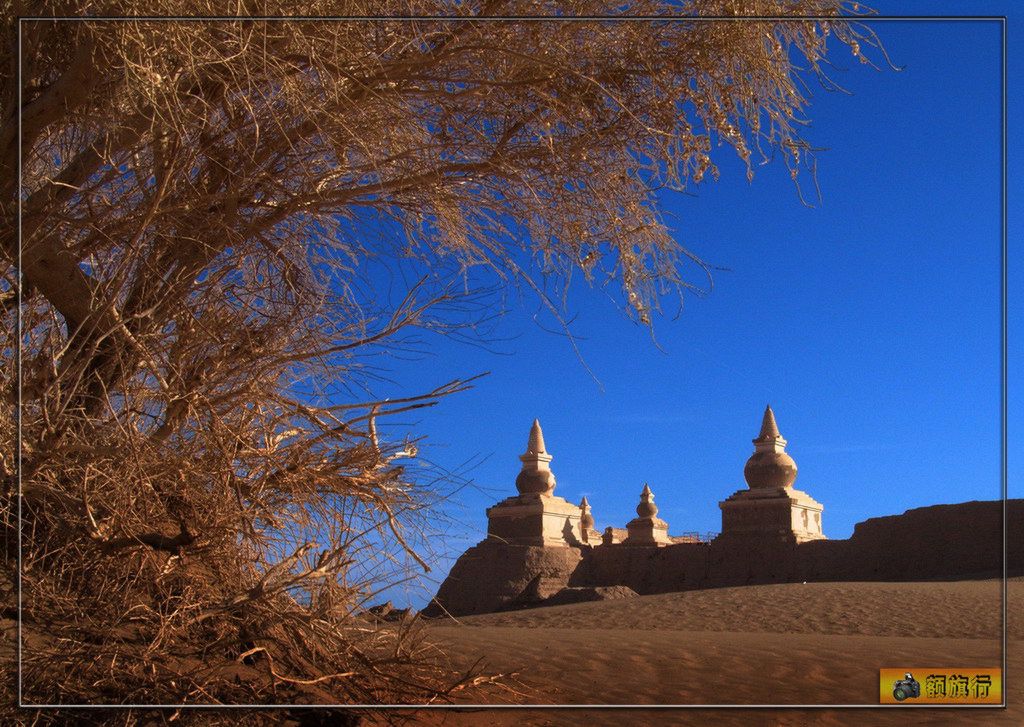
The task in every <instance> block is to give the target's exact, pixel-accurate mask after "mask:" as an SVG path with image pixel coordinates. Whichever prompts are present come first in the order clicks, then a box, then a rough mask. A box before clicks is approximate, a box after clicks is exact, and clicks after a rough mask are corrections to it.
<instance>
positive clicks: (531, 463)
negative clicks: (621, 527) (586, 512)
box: [487, 419, 593, 547]
mask: <svg viewBox="0 0 1024 727" xmlns="http://www.w3.org/2000/svg"><path fill="white" fill-rule="evenodd" d="M552 459H554V457H552V455H550V454H549V453H548V451H547V448H546V447H545V445H544V433H543V432H542V431H541V428H540V422H539V421H538V420H536V419H534V420H533V426H532V427H530V437H529V439H528V440H527V443H526V451H525V452H524V453H523V454H521V455H519V461H520V462H521V463H522V466H521V468H520V470H519V475H518V476H517V477H516V489H517V490H518V491H519V494H518V495H515V496H513V497H508V498H506V499H504V500H502V501H501V502H499V503H498V504H497V505H494V506H493V507H490V508H488V509H487V536H488V537H489V538H494V539H496V540H500V541H503V542H506V543H509V544H512V545H538V546H557V547H568V546H570V545H579V544H580V543H582V542H584V540H583V533H582V531H581V525H580V520H581V517H582V514H583V512H582V508H581V507H579V506H577V505H574V504H572V503H571V502H569V501H568V500H565V499H563V498H561V497H556V496H555V494H554V493H555V473H554V472H552V471H551V460H552ZM588 508H589V506H588ZM591 521H593V518H591Z"/></svg>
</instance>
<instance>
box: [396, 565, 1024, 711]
mask: <svg viewBox="0 0 1024 727" xmlns="http://www.w3.org/2000/svg"><path fill="white" fill-rule="evenodd" d="M1000 588H1001V583H1000V582H999V581H995V580H986V581H960V582H926V583H922V582H917V583H809V584H806V585H804V584H781V585H768V586H747V587H740V588H722V589H713V590H705V591H690V592H685V593H670V594H662V595H656V596H641V597H638V598H635V599H629V600H621V601H609V602H599V603H583V604H575V605H570V606H557V607H551V608H542V609H534V610H528V611H518V612H510V613H502V614H490V615H481V616H472V617H467V618H463V619H460V620H459V623H457V624H456V623H453V622H450V621H449V622H438V623H434V624H431V625H430V626H429V627H428V635H429V638H430V639H431V640H433V641H435V642H438V643H444V644H446V645H447V646H448V648H449V650H450V652H451V653H452V654H453V664H455V665H458V664H460V663H461V664H465V663H466V662H467V661H468V660H470V659H473V658H475V657H477V656H481V655H482V656H484V657H485V660H486V662H485V663H486V667H487V669H488V670H490V671H492V672H498V673H503V674H506V675H509V676H507V677H506V678H505V680H504V683H505V687H506V688H505V689H502V690H497V691H494V690H493V689H492V690H491V691H489V692H487V693H482V692H478V693H474V694H467V695H466V699H467V700H469V703H473V702H483V701H486V702H487V703H494V704H498V703H504V704H517V705H527V704H562V705H566V704H577V705H595V704H602V705H614V704H676V705H682V704H781V705H785V704H861V705H874V704H877V701H878V669H879V668H881V667H901V665H907V666H914V665H917V666H944V665H948V666H950V667H991V666H998V665H999V663H1000V661H1001V643H1000V638H999V634H1000ZM1009 597H1010V604H1011V617H1010V623H1009V631H1010V639H1011V642H1010V645H1009V649H1008V652H1009V656H1010V665H1009V668H1010V672H1011V674H1013V673H1018V674H1019V673H1020V671H1021V668H1022V667H1024V659H1022V656H1024V653H1022V652H1024V622H1022V619H1021V618H1020V604H1021V603H1022V601H1024V579H1021V578H1016V579H1011V581H1010V584H1009ZM1015 607H1016V608H1015ZM1020 683H1021V682H1020V680H1019V679H1012V678H1011V679H1010V680H1009V687H1010V692H1009V697H1008V698H1009V702H1010V704H1011V708H1010V709H1009V710H1002V709H984V710H978V709H974V710H971V711H967V712H965V711H963V710H955V711H954V710H950V709H936V708H918V707H915V708H910V709H908V708H907V707H904V706H900V707H896V708H877V707H875V708H872V709H870V710H867V709H856V710H852V709H851V710H835V709H829V710H821V709H813V710H812V709H802V710H793V709H789V710H782V711H778V710H776V711H762V710H757V711H752V710H707V709H703V710H686V709H671V710H656V711H655V710H643V711H639V712H638V711H633V710H630V711H626V710H622V709H593V708H591V709H586V708H573V709H546V710H536V709H503V710H498V711H495V710H488V711H484V712H481V711H474V712H454V713H453V712H424V711H420V712H417V713H415V715H409V716H414V717H415V719H416V720H417V721H418V722H421V723H432V724H439V723H440V724H450V725H476V724H487V725H505V724H509V725H511V724H532V725H548V724H550V725H575V724H586V725H603V724H609V725H610V724H616V725H623V724H701V725H703V724H727V725H747V724H754V725H757V724H764V725H803V724H822V725H828V724H837V725H838V724H843V725H846V724H870V725H875V724H878V725H889V724H893V725H895V724H929V725H931V724H934V725H946V724H948V725H956V724H965V723H968V722H969V723H971V724H993V725H997V724H998V725H1003V724H1006V725H1011V724H1012V725H1018V724H1024V704H1022V702H1024V689H1022V688H1021V687H1020Z"/></svg>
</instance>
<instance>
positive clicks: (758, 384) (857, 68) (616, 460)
mask: <svg viewBox="0 0 1024 727" xmlns="http://www.w3.org/2000/svg"><path fill="white" fill-rule="evenodd" d="M875 7H878V8H880V9H882V10H889V9H890V6H889V5H888V4H882V3H876V4H875ZM891 8H892V9H891V11H892V12H896V13H901V14H907V13H915V12H922V13H930V14H935V13H939V12H941V13H957V12H969V13H974V14H977V13H985V14H1003V13H1005V12H1009V9H1010V8H1009V3H1003V4H999V3H992V2H985V3H959V4H956V3H944V4H938V3H910V2H901V3H898V4H892V6H891ZM872 27H873V28H874V29H875V30H876V32H878V34H879V35H880V36H881V37H882V39H883V41H884V42H885V45H886V48H887V50H888V51H889V54H890V56H891V57H892V59H893V61H894V63H896V64H897V65H899V66H902V67H903V70H901V71H898V72H897V71H892V70H882V71H876V70H873V69H871V68H868V67H865V66H861V65H860V64H858V63H857V62H856V60H855V59H854V58H852V57H851V56H850V55H849V51H847V50H845V49H844V48H841V47H840V48H838V52H837V53H836V56H835V57H836V59H837V61H838V62H839V63H841V64H843V65H845V67H846V68H847V70H846V71H845V72H842V73H839V74H837V80H839V81H840V83H842V85H844V86H845V87H846V88H847V89H848V90H849V91H850V92H851V94H852V95H843V94H839V93H830V92H827V91H825V90H824V89H821V88H819V87H817V86H816V85H815V84H813V83H812V84H811V89H812V91H813V99H812V103H811V106H810V109H809V112H808V113H809V115H810V117H811V119H812V121H813V123H812V126H811V127H810V128H809V129H808V131H807V134H806V138H807V139H808V140H809V141H811V142H812V143H813V144H815V145H817V146H821V147H826V148H827V150H826V151H822V152H820V153H819V154H818V182H819V184H820V187H821V194H822V199H821V202H820V203H818V204H817V205H816V206H814V207H813V208H808V207H806V206H804V205H802V204H801V203H800V200H799V198H798V196H797V194H796V192H795V190H794V187H793V185H792V183H791V182H790V180H789V176H788V173H787V171H786V169H785V168H784V166H783V165H782V164H781V163H774V164H771V165H769V166H765V167H760V168H758V169H757V172H756V176H755V178H754V181H753V183H750V184H748V183H747V181H746V179H745V176H744V173H743V169H742V167H741V166H740V164H739V163H738V161H737V160H735V158H734V155H732V154H730V153H729V152H728V151H727V150H725V149H723V150H722V153H721V154H720V155H719V158H718V162H719V163H720V166H721V168H722V177H721V180H720V181H719V182H717V183H715V182H708V183H704V184H702V185H701V186H699V188H697V189H696V190H695V194H693V195H688V196H681V195H676V196H667V197H665V198H664V205H665V211H666V212H667V213H668V215H669V217H670V221H671V224H672V225H673V227H674V229H675V230H676V231H677V236H678V239H679V240H680V242H681V243H682V244H683V245H684V246H685V247H687V248H688V249H689V250H690V251H692V252H694V253H695V254H697V255H698V256H700V257H701V258H702V259H704V260H705V261H706V262H708V263H710V264H712V265H715V266H719V267H723V268H728V270H727V271H719V272H716V273H715V275H714V289H713V291H712V293H711V294H710V295H708V296H706V297H702V298H698V297H695V296H689V297H688V298H687V299H686V302H685V307H684V309H683V311H682V313H681V314H680V315H679V316H678V317H674V315H673V314H674V312H675V311H674V310H670V311H669V315H668V316H663V317H661V318H658V319H656V320H655V335H656V337H657V341H658V344H659V345H660V349H659V347H658V346H656V345H654V344H653V343H652V340H651V337H650V335H649V333H648V331H647V330H646V329H644V328H643V327H640V326H637V325H635V324H633V323H632V322H630V321H629V320H628V319H627V318H626V317H625V316H624V315H623V314H622V313H620V312H619V311H618V310H617V309H616V307H615V305H614V303H613V302H612V301H611V300H610V299H609V297H608V296H607V295H606V294H605V293H604V292H602V291H600V290H591V289H588V288H587V287H586V286H585V285H574V286H573V288H572V291H571V295H570V297H569V303H568V313H569V316H570V317H574V320H573V324H572V330H573V332H574V334H575V336H576V338H577V345H578V347H579V351H580V354H581V355H582V357H583V359H584V360H585V362H586V365H587V367H589V369H590V370H591V371H592V372H593V374H594V377H596V378H597V379H598V380H599V381H600V384H598V383H597V382H596V381H595V379H594V377H592V376H591V374H590V373H589V372H588V371H587V368H586V367H585V366H584V365H583V364H582V363H581V362H580V360H579V358H578V357H577V355H576V353H575V351H574V350H573V347H572V346H571V345H570V344H569V342H568V341H567V340H566V339H565V338H564V337H562V336H560V335H557V334H555V333H551V332H549V330H548V329H549V327H550V326H551V323H550V321H549V320H547V319H545V316H544V315H538V311H539V308H538V305H537V304H536V301H535V300H533V299H532V298H531V297H530V296H529V295H528V294H525V293H524V294H523V295H522V296H517V295H511V296H509V297H508V299H507V303H508V305H509V310H508V312H507V313H506V314H505V315H503V316H502V317H501V319H500V321H499V322H498V324H497V327H496V329H495V330H494V332H493V335H494V336H495V337H499V338H506V339H507V340H502V341H499V342H497V343H495V344H494V346H493V348H494V349H497V351H499V353H494V352H489V351H486V350H481V349H479V348H475V347H472V346H466V345H459V344H454V343H451V342H448V341H445V340H443V339H441V338H439V337H431V338H427V339H426V342H427V344H428V346H429V348H430V349H431V355H430V356H427V357H425V358H421V359H420V360H418V361H414V362H407V363H401V362H399V363H396V364H395V365H393V366H392V367H391V378H392V379H393V381H394V383H393V384H389V385H386V386H383V387H382V389H385V390H383V391H381V393H382V394H383V395H387V396H396V397H397V396H404V395H409V394H412V393H417V392H420V391H422V390H424V389H425V388H428V387H431V386H434V385H437V384H440V383H443V382H444V381H447V380H449V379H452V378H455V377H459V376H468V375H472V374H476V373H479V372H483V371H490V372H491V373H490V375H489V376H487V377H485V378H484V379H482V380H481V381H480V382H478V383H477V385H476V386H475V388H474V389H473V390H471V391H469V392H466V393H463V394H460V395H458V396H455V397H450V398H447V399H445V400H444V401H443V402H442V403H441V404H440V405H439V406H438V407H435V408H434V409H431V410H429V411H427V412H424V413H422V414H417V415H416V416H414V417H413V416H410V417H409V418H406V419H403V420H402V424H403V425H404V426H403V427H400V428H399V431H401V430H402V429H408V430H409V431H413V432H415V433H416V434H422V435H426V437H427V440H426V442H425V443H424V446H423V452H424V454H425V455H426V456H427V457H428V458H429V459H431V460H432V461H434V462H436V463H437V464H438V465H439V466H440V467H444V468H449V469H453V470H459V471H461V472H463V474H464V475H465V476H466V477H469V478H471V479H472V480H473V482H474V486H473V487H470V488H466V489H463V490H462V491H460V493H459V494H458V496H457V497H456V498H455V499H454V500H453V501H452V502H451V503H450V504H449V505H448V506H447V511H448V513H449V514H450V515H451V517H452V518H453V519H454V522H453V524H452V525H451V527H450V529H449V531H448V533H447V535H446V538H445V539H444V541H443V542H439V543H435V548H438V549H439V550H441V551H443V552H446V553H447V555H448V556H449V557H447V558H442V559H441V560H440V561H439V562H438V563H437V566H438V568H437V570H436V571H435V572H434V573H433V574H432V577H433V578H434V579H440V578H443V576H444V575H445V573H446V572H447V569H448V568H449V567H450V565H451V563H452V562H453V561H454V558H456V557H457V556H458V555H459V554H460V553H461V552H462V551H463V550H465V548H466V547H468V546H470V545H472V544H474V543H476V542H478V541H479V540H481V539H482V538H483V537H484V536H485V532H486V517H485V515H484V509H485V508H486V507H487V506H489V505H491V504H493V503H494V502H496V501H497V500H500V499H502V498H504V497H507V496H509V495H512V494H515V487H514V480H515V476H516V473H517V472H518V465H519V462H518V459H517V455H518V454H520V453H521V452H522V451H523V450H524V448H525V445H526V439H527V434H528V430H529V426H530V423H531V422H532V420H533V418H534V417H538V418H539V419H540V421H541V424H542V426H543V428H544V434H545V439H546V441H547V445H548V450H549V451H550V452H551V453H552V454H553V455H554V461H553V462H552V468H553V470H554V472H555V474H556V476H557V478H558V486H557V488H556V492H555V494H557V495H560V496H563V497H565V498H567V499H569V500H572V501H574V502H578V501H579V499H580V497H581V496H582V495H584V494H586V495H587V497H588V499H589V500H590V503H591V505H592V507H593V513H594V516H595V519H596V521H597V526H598V527H599V528H603V527H605V526H607V525H615V526H618V527H621V526H623V525H624V524H625V522H626V521H627V520H629V519H630V518H631V517H633V509H634V507H635V506H636V503H637V498H638V495H639V492H640V490H641V488H642V486H643V483H644V482H647V483H649V484H650V486H651V488H652V490H653V491H654V493H655V502H656V503H657V504H658V505H659V507H660V508H661V510H660V513H659V514H660V516H661V517H663V518H664V519H666V520H667V521H668V522H669V526H670V532H671V533H673V534H677V533H682V532H688V531H698V532H707V531H718V530H719V529H720V524H721V520H720V510H719V508H718V502H719V501H720V500H723V499H724V498H726V497H727V496H728V495H730V494H731V493H733V492H734V491H736V490H737V489H740V488H743V487H745V484H744V482H743V465H744V462H745V461H746V459H747V457H748V456H749V455H750V453H751V452H752V445H751V443H750V440H751V439H752V438H753V437H754V436H756V434H757V431H758V428H759V424H760V419H761V414H762V411H763V409H764V406H765V404H766V403H769V402H770V403H771V405H772V407H773V408H774V409H775V412H776V416H777V419H778V423H779V427H780V429H781V431H782V434H783V436H785V437H786V438H787V439H788V440H789V447H788V451H789V453H790V454H791V455H792V456H793V457H794V459H795V460H796V462H797V465H798V467H799V476H798V478H797V481H796V487H797V488H799V489H802V490H804V491H806V492H808V493H810V494H811V495H812V496H813V497H815V498H816V499H818V500H819V501H821V502H822V503H824V505H825V511H824V514H823V525H824V530H825V533H826V535H828V536H829V537H832V538H847V537H849V536H850V534H851V533H852V530H853V526H854V524H855V523H857V522H859V521H862V520H865V519H867V518H869V517H874V516H880V515H888V514H893V513H900V512H903V511H904V510H906V509H909V508H913V507H919V506H924V505H931V504H937V503H951V502H962V501H967V500H976V499H985V500H991V499H997V498H998V497H999V496H1000V447H999V434H1000V427H999V417H1000V406H999V403H1000V399H999V396H1000V389H999V375H1000V345H999V340H1000V339H999V335H1000V197H999V193H1000V145H999V139H1000V136H999V135H1000V95H1001V94H1000V75H999V70H1000V25H999V23H998V22H987V23H985V22H948V21H944V22H926V21H914V22H901V23H874V24H872ZM1014 31H1015V26H1014V24H1013V22H1012V21H1011V24H1010V36H1009V37H1010V48H1011V55H1010V58H1009V66H1010V70H1009V73H1010V78H1014V77H1016V76H1017V75H1018V74H1017V70H1019V69H1020V65H1021V64H1020V52H1019V50H1014V35H1015V33H1014ZM1011 92H1012V89H1011ZM1019 108H1020V106H1019V98H1017V97H1013V96H1011V98H1010V106H1009V113H1010V118H1009V123H1010V128H1011V129H1012V128H1014V119H1015V118H1017V117H1019ZM1015 158H1016V159H1017V161H1018V162H1019V155H1016V154H1013V153H1012V148H1011V156H1010V169H1013V167H1014V160H1015ZM1010 192H1011V195H1012V194H1013V186H1012V181H1011V188H1010ZM1011 205H1012V201H1011ZM1009 212H1010V237H1011V242H1010V261H1011V264H1010V267H1009V283H1010V291H1011V301H1012V300H1013V298H1012V294H1013V291H1014V290H1015V289H1018V286H1017V284H1016V283H1017V282H1018V281H1020V280H1021V265H1020V261H1019V256H1015V255H1014V245H1013V241H1012V240H1013V231H1014V229H1015V226H1016V225H1017V224H1018V221H1019V210H1018V208H1016V207H1013V206H1011V207H1010V210H1009ZM1015 257H1017V258H1018V259H1017V260H1016V261H1015V260H1014V258H1015ZM1019 319H1020V316H1019V314H1017V315H1014V314H1013V313H1011V318H1010V332H1011V338H1010V349H1009V355H1010V361H1011V369H1010V380H1011V388H1010V390H1009V396H1010V401H1011V407H1010V421H1009V427H1010V428H1009V432H1010V440H1009V442H1010V452H1011V457H1010V461H1009V481H1010V488H1011V489H1010V494H1011V496H1014V495H1016V496H1021V490H1020V488H1019V486H1018V485H1014V483H1015V482H1019V475H1020V471H1021V470H1020V463H1019V462H1018V461H1015V460H1014V458H1013V457H1012V452H1013V451H1014V442H1015V441H1016V442H1017V443H1018V444H1019V442H1020V438H1019V436H1018V437H1016V438H1015V436H1014V432H1015V431H1017V430H1019V423H1020V416H1019V413H1018V414H1017V416H1014V414H1015V412H1014V408H1013V406H1012V401H1013V400H1014V398H1015V391H1016V388H1015V387H1014V386H1013V384H1012V382H1013V380H1014V378H1015V368H1014V367H1013V361H1014V360H1015V359H1016V360H1018V361H1019V356H1015V353H1019V351H1020V347H1019V345H1017V344H1015V343H1014V341H1013V337H1012V332H1013V331H1014V330H1015V329H1016V328H1017V326H1016V325H1015V324H1016V323H1019ZM545 321H547V322H545ZM1018 449H1019V447H1018ZM467 462H472V463H474V464H473V466H472V467H471V468H470V469H468V470H467V469H466V467H465V464H466V463H467ZM434 583H435V584H436V580H435V581H434ZM435 588H436V585H434V584H430V583H427V584H426V585H425V586H424V587H423V588H422V589H419V590H417V589H412V590H409V591H408V592H407V593H405V594H397V593H396V594H394V596H393V597H394V598H395V599H396V600H399V601H402V600H408V601H410V602H412V603H413V604H414V605H422V603H423V602H424V601H425V599H426V597H427V596H428V592H429V591H432V590H434V589H435Z"/></svg>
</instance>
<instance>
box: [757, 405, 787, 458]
mask: <svg viewBox="0 0 1024 727" xmlns="http://www.w3.org/2000/svg"><path fill="white" fill-rule="evenodd" d="M753 443H754V450H755V451H757V452H784V451H786V440H785V439H783V438H782V434H780V433H779V425H778V424H776V423H775V412H773V411H772V407H771V405H770V404H769V405H768V406H766V407H765V408H764V416H763V417H761V431H760V433H759V434H758V435H757V438H756V439H754V440H753Z"/></svg>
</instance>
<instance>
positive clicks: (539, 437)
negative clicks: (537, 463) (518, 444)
mask: <svg viewBox="0 0 1024 727" xmlns="http://www.w3.org/2000/svg"><path fill="white" fill-rule="evenodd" d="M526 453H527V454H531V453H532V454H547V450H546V449H544V432H542V431H541V429H540V419H534V420H533V426H532V427H530V439H529V440H528V441H527V442H526Z"/></svg>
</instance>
